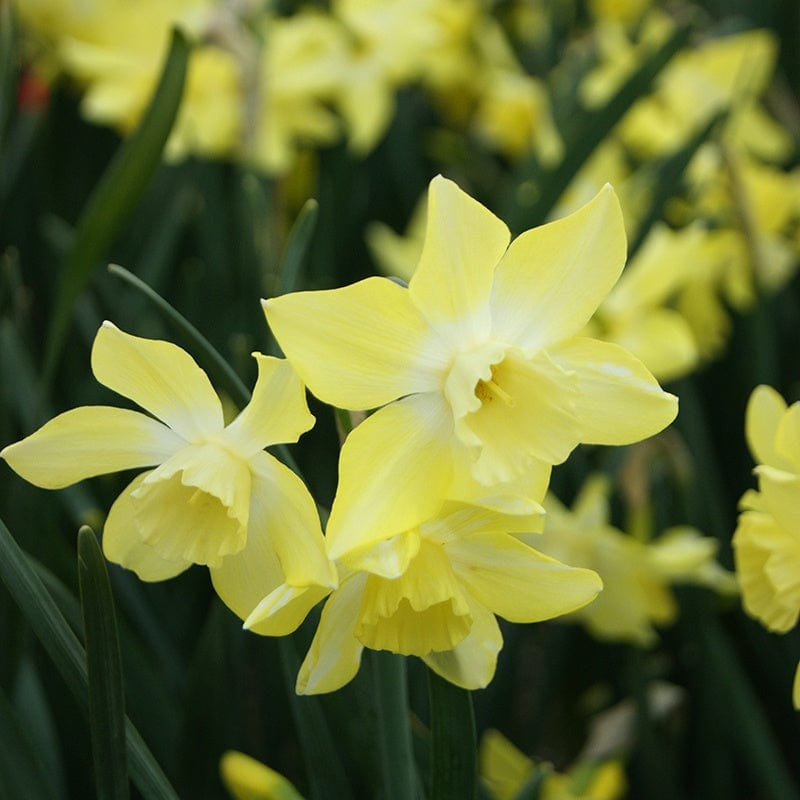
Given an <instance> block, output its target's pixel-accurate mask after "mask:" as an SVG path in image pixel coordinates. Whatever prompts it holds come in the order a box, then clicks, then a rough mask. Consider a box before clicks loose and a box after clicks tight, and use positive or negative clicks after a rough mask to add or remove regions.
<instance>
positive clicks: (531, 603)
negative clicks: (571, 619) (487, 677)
mask: <svg viewBox="0 0 800 800" xmlns="http://www.w3.org/2000/svg"><path fill="white" fill-rule="evenodd" d="M447 554H448V556H449V557H450V561H451V563H452V565H453V570H454V572H455V573H456V575H457V576H458V577H459V579H460V580H461V582H462V583H463V584H464V585H465V586H466V587H467V589H468V590H469V592H470V593H471V594H472V595H473V597H474V598H475V599H476V600H477V601H478V602H479V603H481V604H482V605H484V606H486V608H488V609H489V610H490V611H492V612H493V613H495V614H497V615H498V616H501V617H503V618H504V619H507V620H509V621H510V622H541V621H542V620H545V619H552V618H553V617H557V616H560V615H561V614H568V613H569V612H570V611H575V610H576V609H578V608H581V607H583V606H585V605H586V604H587V603H590V602H591V601H592V600H594V599H595V597H597V595H598V593H599V592H600V590H601V589H602V588H603V582H602V581H601V580H600V576H599V575H598V574H597V573H596V572H594V571H592V570H590V569H581V568H578V567H570V566H567V565H566V564H562V563H561V562H560V561H556V560H555V559H554V558H550V557H549V556H545V555H543V554H542V553H540V552H538V551H537V550H534V549H533V548H532V547H528V545H526V544H523V543H522V542H521V541H519V539H516V538H515V537H513V536H509V535H508V534H503V533H489V534H481V535H477V536H471V537H469V538H468V539H456V540H454V541H451V542H450V543H448V545H447Z"/></svg>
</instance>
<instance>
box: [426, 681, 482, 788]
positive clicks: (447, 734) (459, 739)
mask: <svg viewBox="0 0 800 800" xmlns="http://www.w3.org/2000/svg"><path fill="white" fill-rule="evenodd" d="M428 695H429V698H430V707H431V711H430V713H431V790H430V800H475V797H476V793H477V755H476V747H475V713H474V711H473V708H472V695H471V694H470V693H469V692H468V691H466V690H465V689H461V688H460V687H458V686H454V685H453V684H452V683H449V682H448V681H446V680H445V679H444V678H440V677H439V676H438V675H437V674H436V673H435V672H433V670H431V669H429V670H428Z"/></svg>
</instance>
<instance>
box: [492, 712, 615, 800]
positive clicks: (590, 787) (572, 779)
mask: <svg viewBox="0 0 800 800" xmlns="http://www.w3.org/2000/svg"><path fill="white" fill-rule="evenodd" d="M478 761H479V772H480V777H481V782H482V783H483V785H484V786H485V787H486V790H487V791H488V793H489V795H490V796H491V797H492V798H495V800H513V798H515V797H517V796H518V795H519V793H520V792H521V791H522V789H523V787H524V786H525V785H526V784H527V782H528V781H529V780H532V779H533V777H534V775H535V774H536V773H538V774H539V775H542V778H543V780H542V788H541V790H540V792H539V794H538V796H539V797H541V798H542V800H617V799H618V798H620V797H623V796H624V795H625V792H626V790H627V780H626V778H625V770H624V769H623V767H622V764H621V763H620V762H619V761H618V760H616V759H609V760H599V759H598V760H591V761H590V760H588V759H587V760H579V761H577V762H575V763H574V764H573V765H572V766H571V767H570V769H569V771H568V772H565V773H562V772H556V771H555V770H554V769H553V768H552V766H550V765H549V764H546V763H541V762H540V763H538V764H537V763H536V762H535V761H534V760H533V759H531V758H528V756H526V755H525V754H524V753H523V752H522V751H521V750H519V749H518V748H517V747H515V746H514V745H513V744H512V743H511V742H510V741H509V740H508V739H506V737H505V736H503V734H502V733H500V731H496V730H494V729H492V728H489V729H488V730H487V731H485V732H484V734H483V736H482V737H481V744H480V748H479V751H478Z"/></svg>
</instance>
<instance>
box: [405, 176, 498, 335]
mask: <svg viewBox="0 0 800 800" xmlns="http://www.w3.org/2000/svg"><path fill="white" fill-rule="evenodd" d="M510 238H511V234H510V233H509V230H508V228H507V227H506V225H505V223H504V222H502V221H501V220H499V219H498V218H497V217H496V216H495V215H494V214H492V212H491V211H489V210H488V209H487V208H485V207H484V206H482V205H481V204H480V203H478V202H477V201H476V200H473V199H472V198H471V197H470V196H469V195H468V194H466V193H465V192H463V191H462V190H461V189H459V188H458V186H457V185H456V184H455V183H453V182H452V181H449V180H447V179H446V178H443V177H441V175H439V176H437V177H436V178H434V179H433V180H432V181H431V184H430V188H429V190H428V223H427V228H426V231H425V243H424V244H423V247H422V255H421V256H420V260H419V264H418V265H417V269H416V271H415V272H414V275H413V277H412V278H411V282H410V283H409V287H408V288H409V292H410V294H411V297H412V298H413V300H414V303H415V304H416V306H417V308H419V309H420V311H422V313H423V314H425V316H426V317H427V318H428V319H429V320H430V321H431V322H434V323H441V322H453V321H458V322H461V321H465V323H466V325H467V327H466V328H465V329H463V333H464V335H469V333H472V334H478V335H480V334H481V333H484V334H485V332H486V331H487V330H488V326H489V322H490V321H489V294H490V291H491V287H492V279H493V276H494V271H495V267H496V266H497V264H498V262H499V261H500V259H501V258H502V256H503V253H504V252H505V251H506V248H507V247H508V242H509V239H510Z"/></svg>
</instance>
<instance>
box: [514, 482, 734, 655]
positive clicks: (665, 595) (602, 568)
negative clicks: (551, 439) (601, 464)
mask: <svg viewBox="0 0 800 800" xmlns="http://www.w3.org/2000/svg"><path fill="white" fill-rule="evenodd" d="M608 495H609V484H608V481H607V480H606V479H605V478H604V477H603V476H594V477H592V478H590V479H589V480H588V481H587V482H586V483H585V484H584V487H583V488H582V490H581V492H580V494H579V495H578V498H577V499H576V501H575V504H574V506H573V508H572V510H571V511H570V510H568V509H566V508H565V507H564V506H563V505H562V504H561V503H560V502H559V501H558V499H557V498H556V497H555V496H554V495H552V494H550V495H548V497H547V498H546V499H545V503H544V505H545V508H546V509H547V517H546V518H545V526H544V533H543V534H542V535H537V536H535V537H531V536H527V535H526V536H524V537H523V538H524V540H525V541H529V542H531V543H533V544H535V546H536V547H538V548H539V549H541V550H542V552H544V553H547V554H548V555H551V556H553V557H554V558H557V559H559V560H563V561H565V562H566V563H569V564H575V565H579V566H582V567H587V568H589V569H594V570H596V571H597V572H598V574H599V575H600V577H601V578H602V579H603V586H604V588H603V591H602V592H601V594H600V596H599V597H598V598H597V600H595V601H594V602H593V603H591V604H589V605H587V606H586V607H584V608H582V609H580V610H579V611H578V612H577V613H576V614H574V615H572V619H573V620H574V621H576V622H580V623H582V624H583V625H585V626H586V628H587V629H588V630H589V632H590V633H591V634H592V635H593V636H595V637H597V638H599V639H603V640H613V641H626V642H630V643H631V644H636V645H640V646H646V645H650V644H652V643H653V642H654V641H655V639H656V630H655V627H654V626H656V625H667V624H669V623H671V622H673V621H674V619H675V617H676V616H677V613H678V608H677V605H676V603H675V599H674V596H673V594H672V591H671V589H670V584H671V583H674V582H684V583H695V584H700V585H706V586H711V587H713V588H716V589H718V590H720V591H726V592H730V591H735V582H734V580H733V578H732V576H731V575H730V574H729V573H727V572H725V571H724V570H723V569H722V568H721V567H719V566H718V565H717V564H716V562H715V561H714V556H715V553H716V550H717V543H716V540H714V539H711V538H709V537H703V536H701V535H700V534H699V533H698V532H697V531H696V530H694V529H692V528H688V527H679V528H673V529H670V530H668V531H665V532H664V533H663V534H662V535H661V536H659V537H658V538H657V539H654V540H652V541H648V542H645V541H641V540H639V539H637V538H634V537H633V536H629V535H626V534H625V533H623V532H622V531H620V530H618V529H617V528H615V527H613V526H612V525H611V523H610V521H609V518H610V509H609V499H608Z"/></svg>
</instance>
